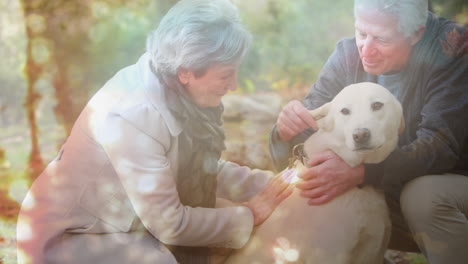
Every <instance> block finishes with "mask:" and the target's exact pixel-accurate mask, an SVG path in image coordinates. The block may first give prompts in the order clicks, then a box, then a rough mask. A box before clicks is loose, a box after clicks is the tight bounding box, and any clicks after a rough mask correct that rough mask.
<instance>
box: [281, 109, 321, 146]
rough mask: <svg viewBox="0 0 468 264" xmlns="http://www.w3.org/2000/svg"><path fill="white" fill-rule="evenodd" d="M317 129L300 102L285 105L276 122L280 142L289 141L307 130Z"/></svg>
mask: <svg viewBox="0 0 468 264" xmlns="http://www.w3.org/2000/svg"><path fill="white" fill-rule="evenodd" d="M309 127H311V128H313V129H315V130H316V129H317V128H318V127H317V124H316V123H315V120H314V118H313V117H312V116H311V115H310V113H309V111H308V110H307V108H305V107H304V105H302V103H301V102H299V101H297V100H293V101H291V102H289V103H288V104H286V105H285V106H284V107H283V109H282V110H281V113H280V114H279V116H278V120H277V121H276V128H277V131H278V135H279V137H280V139H281V140H283V141H289V140H291V139H292V138H293V137H295V136H296V135H298V134H299V133H301V132H302V131H304V130H305V129H307V128H309Z"/></svg>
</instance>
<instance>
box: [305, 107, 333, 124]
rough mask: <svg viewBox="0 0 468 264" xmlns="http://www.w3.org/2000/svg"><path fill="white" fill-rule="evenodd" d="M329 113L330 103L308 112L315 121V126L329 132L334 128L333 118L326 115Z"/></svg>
mask: <svg viewBox="0 0 468 264" xmlns="http://www.w3.org/2000/svg"><path fill="white" fill-rule="evenodd" d="M329 111H330V103H329V102H328V103H326V104H324V105H322V106H320V107H319V108H317V109H314V110H311V111H309V113H310V114H311V115H312V117H313V118H314V119H315V121H317V125H318V127H319V128H321V129H323V130H325V131H331V130H332V129H333V127H334V122H333V118H331V117H330V116H329V115H328V112H329Z"/></svg>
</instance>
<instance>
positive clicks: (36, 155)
mask: <svg viewBox="0 0 468 264" xmlns="http://www.w3.org/2000/svg"><path fill="white" fill-rule="evenodd" d="M26 36H27V37H28V43H27V48H26V65H25V74H26V78H27V82H28V83H27V91H26V101H25V102H24V107H25V108H26V115H27V119H28V125H29V133H30V138H31V152H30V154H29V161H28V171H27V173H28V174H29V176H30V178H32V179H35V178H36V177H37V175H39V173H40V172H41V171H42V169H43V168H44V162H43V159H42V157H41V152H40V150H39V142H38V138H37V133H38V128H37V122H36V106H37V102H38V100H39V99H40V97H41V96H40V94H39V93H37V91H36V87H35V86H36V82H37V80H38V78H39V76H40V75H41V73H42V71H43V67H42V66H41V65H39V64H37V63H35V62H34V60H33V55H32V46H33V43H32V41H33V38H34V36H33V33H32V32H31V30H30V29H29V28H28V27H26Z"/></svg>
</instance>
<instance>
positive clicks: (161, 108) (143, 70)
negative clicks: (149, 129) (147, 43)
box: [136, 52, 182, 136]
mask: <svg viewBox="0 0 468 264" xmlns="http://www.w3.org/2000/svg"><path fill="white" fill-rule="evenodd" d="M150 62H151V56H150V54H149V53H148V52H146V53H145V54H143V55H142V56H141V57H140V59H139V60H138V62H137V63H136V64H137V68H138V73H139V75H140V80H142V81H143V90H144V92H145V93H146V95H147V96H148V99H149V101H150V102H151V104H152V105H153V107H154V108H155V109H156V110H157V111H158V112H159V113H160V114H161V116H162V118H163V119H164V121H165V123H166V125H167V127H168V128H169V132H170V133H171V135H172V136H178V135H179V134H180V133H181V132H182V125H181V124H180V122H178V121H177V119H176V118H174V116H173V115H172V113H171V111H170V110H169V108H168V106H167V102H166V99H165V97H164V87H163V86H162V85H161V83H160V82H159V80H158V78H157V77H156V75H154V73H153V72H152V71H151V69H150Z"/></svg>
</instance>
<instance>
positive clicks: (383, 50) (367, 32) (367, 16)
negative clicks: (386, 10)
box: [354, 8, 419, 75]
mask: <svg viewBox="0 0 468 264" xmlns="http://www.w3.org/2000/svg"><path fill="white" fill-rule="evenodd" d="M354 25H355V30H356V32H355V35H356V45H357V47H358V50H359V56H360V58H361V61H362V65H363V66H364V70H365V71H366V72H367V73H370V74H373V75H380V74H385V73H390V72H392V71H399V70H401V69H402V68H404V67H405V66H406V64H407V63H408V59H409V57H410V55H411V51H412V49H413V46H414V44H416V43H417V41H418V40H419V37H417V36H416V34H414V36H411V37H405V36H404V35H403V33H401V32H399V31H398V19H397V18H396V17H395V16H392V15H389V14H383V13H381V12H379V11H377V10H374V9H366V8H359V9H358V10H357V12H356V19H355V24H354Z"/></svg>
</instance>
